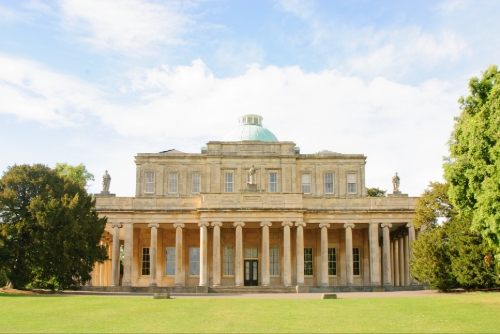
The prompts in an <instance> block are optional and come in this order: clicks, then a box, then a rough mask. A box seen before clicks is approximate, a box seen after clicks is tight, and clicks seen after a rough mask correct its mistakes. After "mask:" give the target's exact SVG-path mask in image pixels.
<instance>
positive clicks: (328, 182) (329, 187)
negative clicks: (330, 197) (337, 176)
mask: <svg viewBox="0 0 500 334" xmlns="http://www.w3.org/2000/svg"><path fill="white" fill-rule="evenodd" d="M325 193H326V194H333V174H331V173H328V174H325Z"/></svg>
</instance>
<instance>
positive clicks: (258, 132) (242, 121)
mask: <svg viewBox="0 0 500 334" xmlns="http://www.w3.org/2000/svg"><path fill="white" fill-rule="evenodd" d="M222 140H223V141H242V140H260V141H271V142H272V141H278V138H276V136H275V135H274V134H273V133H272V132H271V131H269V130H268V129H266V128H265V127H263V126H262V116H259V115H251V114H248V115H243V116H240V117H238V126H237V127H235V128H234V129H233V130H231V131H229V133H228V134H227V135H225V136H224V139H222Z"/></svg>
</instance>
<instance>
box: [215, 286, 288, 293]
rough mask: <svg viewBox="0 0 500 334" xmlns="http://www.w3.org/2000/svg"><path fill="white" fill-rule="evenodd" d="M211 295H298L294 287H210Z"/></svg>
mask: <svg viewBox="0 0 500 334" xmlns="http://www.w3.org/2000/svg"><path fill="white" fill-rule="evenodd" d="M208 292H209V293H296V292H297V290H296V288H295V287H294V286H219V287H209V288H208Z"/></svg>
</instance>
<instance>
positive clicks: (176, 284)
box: [174, 283, 184, 286]
mask: <svg viewBox="0 0 500 334" xmlns="http://www.w3.org/2000/svg"><path fill="white" fill-rule="evenodd" d="M174 286H184V285H182V283H175V284H174Z"/></svg>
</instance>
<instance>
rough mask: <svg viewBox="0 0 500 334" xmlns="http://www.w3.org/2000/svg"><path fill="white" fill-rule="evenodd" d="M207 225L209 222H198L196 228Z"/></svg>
mask: <svg viewBox="0 0 500 334" xmlns="http://www.w3.org/2000/svg"><path fill="white" fill-rule="evenodd" d="M209 225H210V223H209V222H199V223H198V226H199V227H203V226H209Z"/></svg>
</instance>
